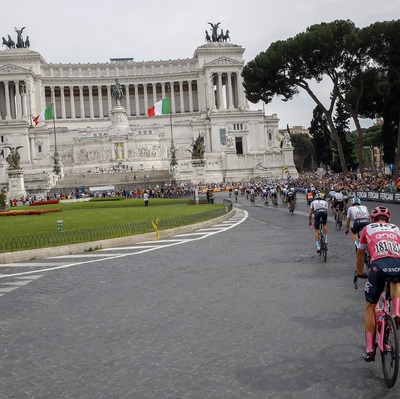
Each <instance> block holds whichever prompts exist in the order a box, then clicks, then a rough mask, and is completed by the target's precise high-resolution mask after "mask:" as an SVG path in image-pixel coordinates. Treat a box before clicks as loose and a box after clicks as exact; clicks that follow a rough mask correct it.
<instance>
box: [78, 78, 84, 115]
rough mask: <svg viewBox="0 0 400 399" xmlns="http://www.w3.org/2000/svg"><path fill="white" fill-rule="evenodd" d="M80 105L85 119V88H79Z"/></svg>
mask: <svg viewBox="0 0 400 399" xmlns="http://www.w3.org/2000/svg"><path fill="white" fill-rule="evenodd" d="M79 105H80V110H81V119H85V103H84V102H83V86H79Z"/></svg>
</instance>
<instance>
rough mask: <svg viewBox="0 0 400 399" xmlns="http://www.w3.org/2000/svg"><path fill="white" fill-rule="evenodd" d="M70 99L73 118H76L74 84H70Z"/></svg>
mask: <svg viewBox="0 0 400 399" xmlns="http://www.w3.org/2000/svg"><path fill="white" fill-rule="evenodd" d="M69 101H70V102H71V119H76V114H75V97H74V86H69Z"/></svg>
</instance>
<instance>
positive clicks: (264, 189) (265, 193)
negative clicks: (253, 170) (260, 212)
mask: <svg viewBox="0 0 400 399" xmlns="http://www.w3.org/2000/svg"><path fill="white" fill-rule="evenodd" d="M262 197H263V200H264V205H265V206H268V188H267V186H264V188H263V190H262Z"/></svg>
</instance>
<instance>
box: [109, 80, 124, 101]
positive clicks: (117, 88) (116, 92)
mask: <svg viewBox="0 0 400 399" xmlns="http://www.w3.org/2000/svg"><path fill="white" fill-rule="evenodd" d="M122 96H123V93H122V88H121V85H120V83H119V82H118V79H115V84H114V85H113V87H112V93H111V97H112V98H115V103H116V104H117V105H119V102H120V100H121V98H122Z"/></svg>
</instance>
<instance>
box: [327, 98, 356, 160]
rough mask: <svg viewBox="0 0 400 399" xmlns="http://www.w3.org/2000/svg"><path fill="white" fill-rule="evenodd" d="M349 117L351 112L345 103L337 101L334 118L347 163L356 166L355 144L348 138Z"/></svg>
mask: <svg viewBox="0 0 400 399" xmlns="http://www.w3.org/2000/svg"><path fill="white" fill-rule="evenodd" d="M349 118H350V114H349V113H348V111H347V109H346V106H345V104H343V103H342V102H341V101H338V102H337V103H336V112H335V115H334V118H333V120H334V122H335V126H336V131H337V134H338V136H339V138H340V142H341V143H342V147H343V153H344V157H345V159H346V165H347V166H348V167H351V168H355V167H356V161H355V159H354V144H353V142H352V141H351V140H349V138H348V136H349V134H350V128H349ZM362 156H363V155H362Z"/></svg>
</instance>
